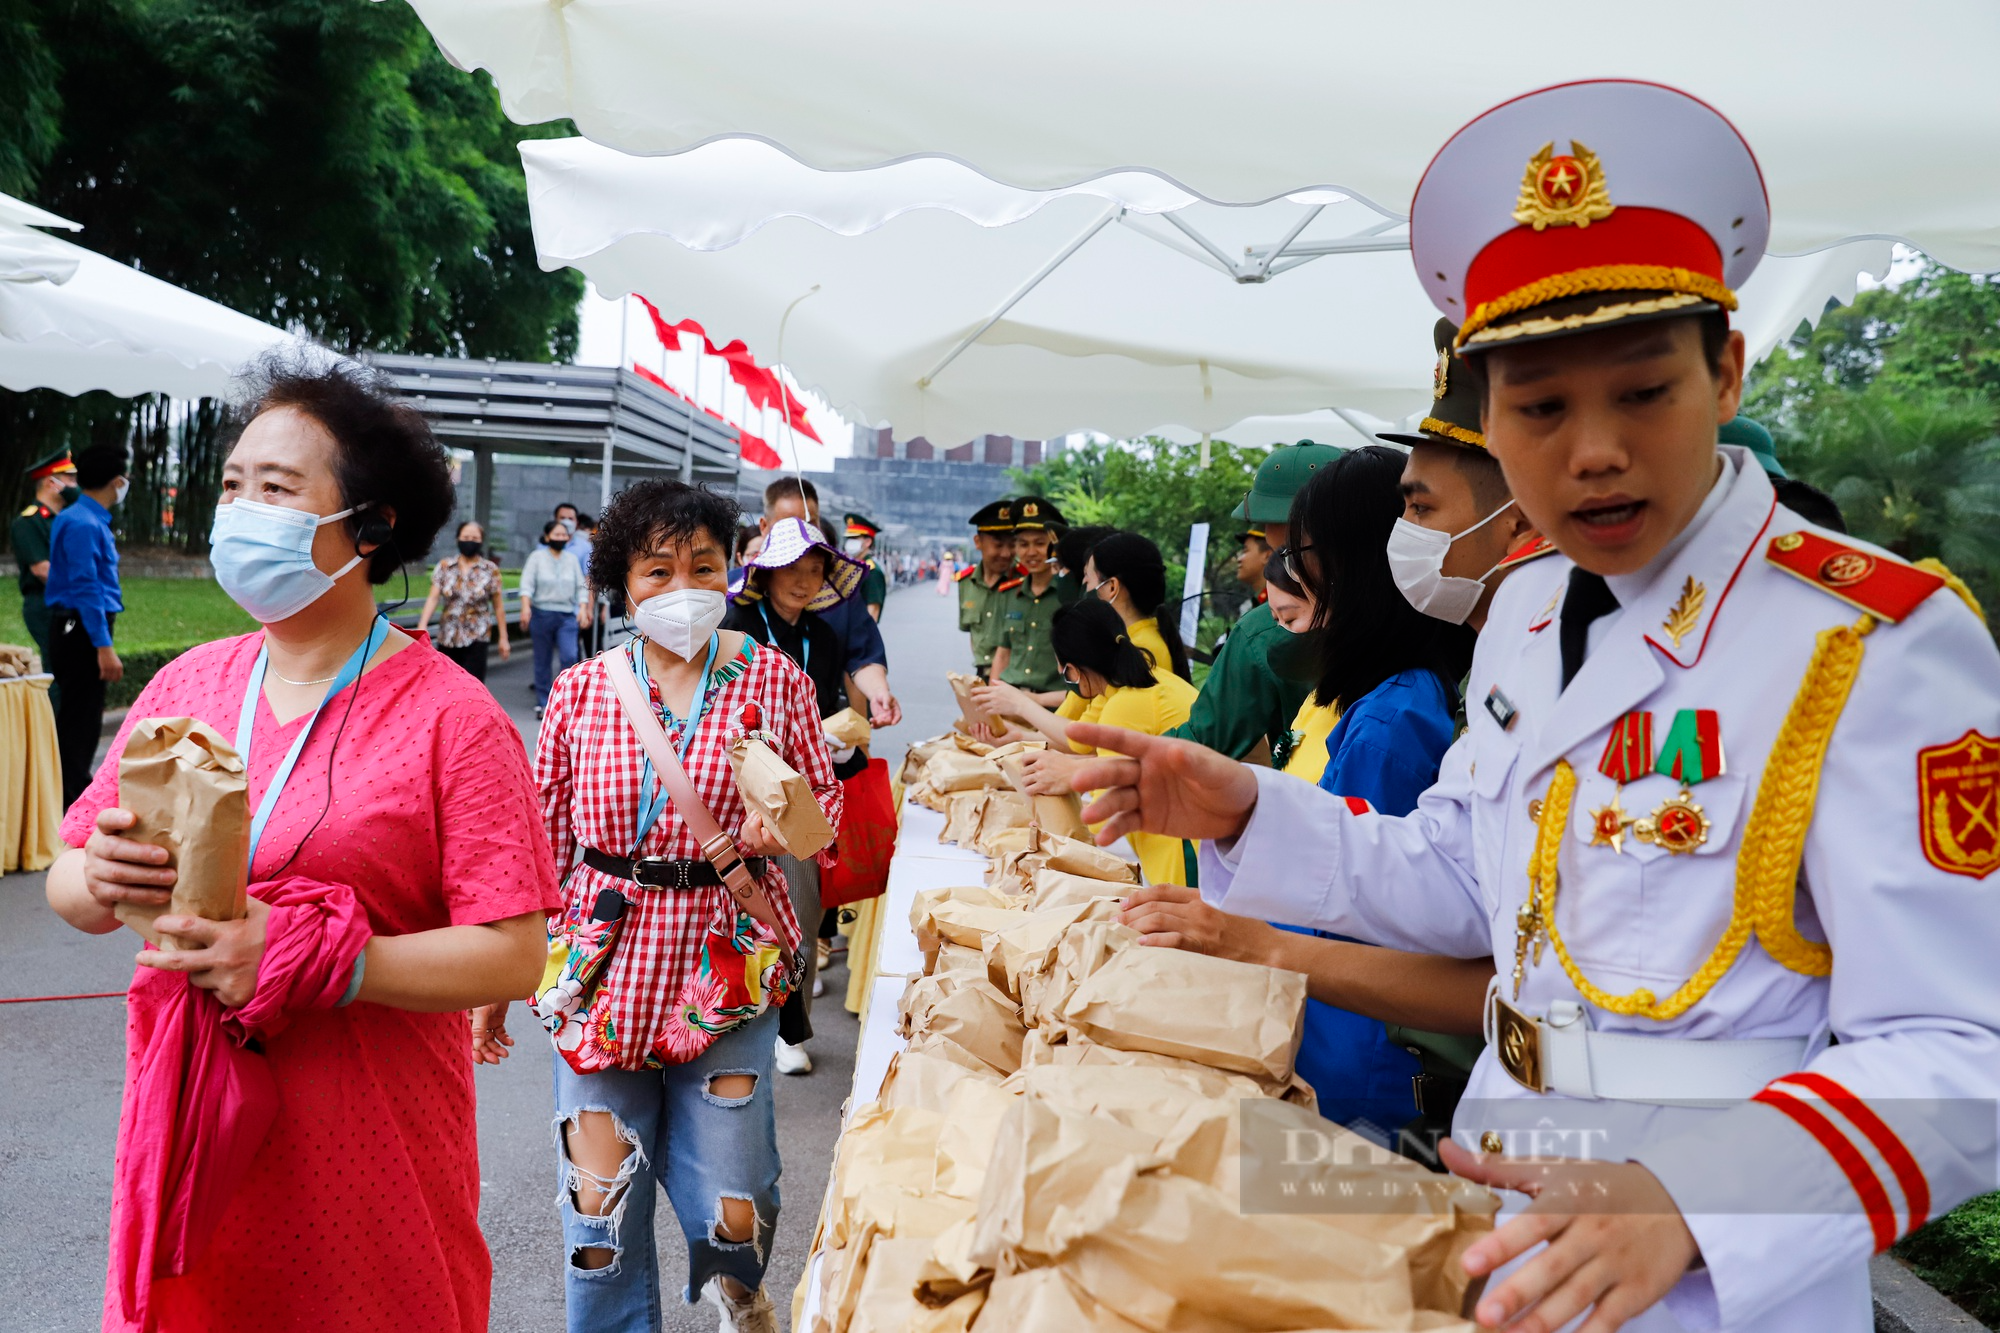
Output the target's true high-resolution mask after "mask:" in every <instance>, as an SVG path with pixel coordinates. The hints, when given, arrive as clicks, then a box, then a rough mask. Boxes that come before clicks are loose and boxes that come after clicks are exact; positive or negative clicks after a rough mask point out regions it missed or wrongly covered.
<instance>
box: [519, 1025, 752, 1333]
mask: <svg viewBox="0 0 2000 1333" xmlns="http://www.w3.org/2000/svg"><path fill="white" fill-rule="evenodd" d="M777 1027H778V1015H777V1011H776V1010H772V1011H770V1012H768V1013H765V1014H762V1015H760V1016H758V1017H757V1018H756V1019H754V1020H752V1021H751V1022H749V1023H746V1024H744V1025H743V1026H742V1027H740V1028H737V1029H736V1030H735V1031H733V1032H730V1033H727V1034H725V1035H724V1036H723V1037H721V1038H720V1039H718V1040H717V1041H716V1043H715V1044H714V1045H713V1046H711V1047H709V1048H708V1049H707V1050H706V1051H704V1052H702V1054H701V1055H699V1056H697V1057H696V1058H695V1059H693V1060H690V1061H688V1062H687V1063H686V1064H681V1065H672V1066H670V1067H668V1068H666V1069H647V1070H640V1071H637V1072H628V1071H626V1070H620V1069H614V1070H607V1071H605V1072H603V1073H599V1074H578V1073H575V1072H573V1071H572V1070H571V1069H570V1067H569V1066H568V1065H567V1064H565V1063H564V1062H563V1058H562V1056H560V1055H554V1059H555V1082H556V1121H555V1139H556V1161H557V1165H558V1176H559V1185H558V1190H559V1202H560V1206H561V1209H562V1225H563V1252H564V1258H565V1262H564V1264H563V1277H564V1288H565V1302H566V1304H567V1306H568V1311H569V1327H570V1329H571V1333H585V1331H586V1330H588V1333H655V1330H657V1329H658V1328H659V1327H660V1317H661V1309H660V1270H659V1261H658V1255H657V1252H656V1251H655V1249H654V1240H653V1207H654V1202H655V1200H656V1199H657V1198H658V1197H659V1196H658V1192H657V1191H656V1190H654V1189H653V1181H654V1180H656V1179H657V1180H658V1181H659V1182H660V1184H661V1185H663V1186H665V1187H666V1191H667V1201H668V1202H669V1203H671V1204H672V1205H673V1208H674V1216H675V1217H676V1218H678V1219H679V1220H680V1224H681V1232H682V1234H683V1235H684V1236H686V1238H687V1245H688V1285H687V1290H686V1291H685V1292H684V1293H683V1294H682V1299H683V1300H687V1301H693V1300H695V1299H696V1297H697V1296H698V1294H699V1293H700V1291H701V1289H702V1288H703V1287H704V1286H705V1285H707V1283H708V1280H709V1279H710V1278H712V1277H716V1276H718V1275H719V1276H724V1277H731V1278H734V1279H735V1280H736V1281H738V1282H741V1283H742V1284H743V1285H744V1286H745V1287H747V1288H749V1289H751V1290H753V1291H754V1290H755V1289H756V1288H757V1287H758V1286H759V1285H760V1284H761V1283H762V1282H763V1280H764V1268H765V1265H766V1264H768V1263H769V1262H770V1259H771V1237H772V1234H773V1232H774V1230H775V1229H776V1227H777V1222H778V1169H779V1164H778V1122H777V1112H776V1104H775V1101H774V1099H773V1089H772V1086H771V1072H772V1070H771V1051H772V1043H773V1042H774V1041H775V1039H776V1036H777ZM552 1054H553V1053H552ZM728 1074H749V1075H752V1076H754V1077H755V1079H756V1080H757V1081H756V1086H755V1087H754V1088H753V1089H752V1090H751V1093H750V1095H749V1096H748V1097H742V1098H734V1099H730V1098H723V1097H719V1096H717V1095H716V1094H714V1093H713V1092H711V1091H710V1090H709V1087H708V1084H709V1080H711V1079H714V1078H718V1077H721V1076H723V1075H728ZM585 1111H607V1112H609V1113H610V1114H611V1116H612V1118H613V1121H614V1122H615V1126H616V1129H617V1132H618V1136H619V1138H621V1139H622V1140H624V1141H625V1142H626V1143H628V1144H630V1145H632V1148H633V1149H634V1151H632V1152H630V1153H629V1154H627V1155H626V1157H625V1160H624V1162H623V1164H622V1165H621V1166H620V1167H619V1169H618V1172H617V1174H616V1175H612V1176H599V1175H596V1174H594V1173H591V1172H587V1171H585V1170H583V1168H581V1167H579V1166H576V1165H574V1164H573V1163H572V1160H571V1155H570V1152H569V1149H568V1146H567V1144H566V1141H565V1137H564V1136H565V1132H566V1130H567V1127H568V1126H569V1125H570V1124H571V1123H572V1122H573V1121H574V1120H575V1119H576V1117H577V1116H578V1115H579V1114H581V1113H582V1112H585ZM579 1190H581V1191H582V1192H583V1197H584V1199H585V1208H586V1211H583V1212H580V1211H579V1210H578V1208H577V1200H578V1197H579V1194H578V1192H579ZM724 1199H746V1200H748V1201H749V1203H750V1205H751V1207H752V1208H753V1209H755V1211H756V1227H755V1234H754V1235H753V1236H752V1237H751V1238H750V1239H748V1240H743V1241H729V1240H724V1239H720V1238H718V1236H717V1227H718V1225H719V1224H720V1223H721V1222H722V1220H723V1215H722V1214H723V1205H722V1200H724ZM599 1212H601V1213H602V1214H603V1215H602V1216H598V1215H595V1214H597V1213H599ZM606 1249H608V1250H610V1251H611V1252H612V1259H611V1262H610V1263H609V1264H607V1265H605V1266H603V1267H589V1266H586V1262H588V1261H595V1260H601V1259H602V1254H601V1251H603V1250H606ZM584 1250H593V1251H598V1252H599V1253H596V1254H593V1255H592V1256H589V1259H588V1261H587V1260H585V1259H584V1258H583V1257H582V1256H580V1252H581V1251H584Z"/></svg>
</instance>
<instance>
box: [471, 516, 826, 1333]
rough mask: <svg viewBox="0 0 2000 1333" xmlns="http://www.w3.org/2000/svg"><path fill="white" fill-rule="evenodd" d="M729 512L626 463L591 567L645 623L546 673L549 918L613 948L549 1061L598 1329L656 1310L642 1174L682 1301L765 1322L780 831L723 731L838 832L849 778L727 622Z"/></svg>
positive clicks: (574, 1232) (583, 1288) (773, 1155)
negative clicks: (742, 884) (689, 802)
mask: <svg viewBox="0 0 2000 1333" xmlns="http://www.w3.org/2000/svg"><path fill="white" fill-rule="evenodd" d="M736 521H737V509H736V506H735V505H734V504H733V503H731V502H730V501H729V500H727V499H725V498H723V497H722V496H720V495H717V494H715V493H713V492H711V491H708V490H706V489H703V488H700V487H694V486H688V485H685V484H683V483H681V482H677V481H643V482H639V483H637V484H635V485H633V486H631V487H629V488H627V489H626V490H625V491H623V492H622V493H620V494H619V495H618V496H617V497H616V498H615V499H614V500H613V501H612V502H611V504H610V506H609V507H608V508H607V509H606V510H605V513H604V517H603V520H602V521H601V522H600V523H599V525H598V530H597V540H596V543H595V546H594V549H593V550H592V551H591V565H590V575H591V582H592V583H593V584H594V585H595V586H596V587H598V588H599V589H619V588H621V587H622V590H623V591H624V593H625V596H626V598H627V601H628V603H629V604H630V605H631V606H632V607H633V608H634V623H635V624H636V626H637V627H638V629H639V631H640V633H639V634H638V635H635V636H634V637H633V638H632V640H631V641H630V642H629V643H627V644H625V645H621V646H620V647H617V648H613V649H610V650H608V652H607V653H606V654H604V655H602V656H599V657H596V658H591V659H589V660H587V661H584V662H581V663H579V664H577V665H576V666H574V667H571V668H570V669H569V670H568V671H565V672H563V674H562V675H561V676H559V677H558V678H557V680H556V682H555V686H554V688H553V689H552V691H551V692H550V694H549V702H548V710H547V713H546V714H545V716H544V717H543V719H542V728H541V736H540V740H539V742H538V744H537V747H536V751H535V781H536V784H537V785H538V787H539V788H540V790H541V800H542V817H543V819H544V821H545V823H546V824H547V827H548V833H549V840H550V842H551V843H552V844H553V845H554V849H555V854H556V863H557V865H559V866H563V867H568V868H569V877H568V880H567V882H566V885H565V889H564V897H565V903H566V906H565V910H564V915H563V918H562V920H561V921H560V922H557V923H553V927H554V928H555V929H556V930H558V931H567V932H569V935H568V936H567V938H568V939H570V940H571V947H572V949H575V948H578V947H583V945H584V944H585V943H587V944H588V947H593V948H596V947H603V945H604V944H605V942H606V941H607V940H608V941H609V947H610V958H609V960H608V962H607V963H606V964H605V966H604V968H603V970H602V972H601V973H600V974H599V976H598V978H597V980H596V982H595V985H594V989H591V990H587V991H586V992H585V994H584V996H583V999H582V1004H583V1010H582V1013H583V1017H584V1019H585V1021H584V1022H582V1023H575V1022H571V1023H568V1024H565V1025H564V1026H563V1028H562V1030H561V1032H559V1034H558V1039H557V1045H558V1050H557V1052H556V1058H555V1084H556V1089H555V1090H556V1123H557V1125H558V1127H559V1129H560V1131H561V1144H562V1149H561V1153H560V1156H561V1165H562V1170H563V1173H564V1176H565V1179H566V1182H567V1186H568V1187H567V1189H566V1190H565V1191H564V1196H563V1200H562V1205H561V1206H562V1216H563V1230H564V1238H565V1252H566V1255H567V1263H566V1265H565V1277H566V1279H567V1288H568V1290H567V1297H568V1300H567V1303H568V1308H569V1326H570V1328H572V1329H577V1330H582V1329H589V1330H593V1333H598V1331H601V1330H618V1329H632V1330H635V1331H636V1330H647V1331H648V1333H650V1330H653V1329H655V1328H657V1327H658V1324H659V1317H660V1312H659V1275H658V1272H657V1269H656V1264H655V1251H654V1242H653V1201H654V1198H655V1193H654V1190H653V1188H652V1184H651V1181H652V1178H657V1179H658V1180H659V1181H660V1183H661V1184H662V1185H664V1186H665V1187H666V1191H667V1198H668V1200H669V1202H671V1203H672V1204H673V1207H674V1212H675V1215H676V1216H677V1217H678V1218H679V1219H680V1223H681V1229H682V1231H683V1232H684V1233H685V1234H686V1236H687V1240H688V1286H687V1290H686V1292H685V1298H686V1299H687V1300H689V1301H692V1300H694V1299H695V1297H696V1293H697V1292H701V1293H703V1294H705V1295H706V1297H707V1299H708V1300H709V1301H711V1302H712V1303H714V1304H716V1305H717V1306H719V1307H720V1308H721V1311H722V1315H723V1327H724V1328H725V1329H736V1330H740V1331H741V1333H751V1331H752V1330H755V1331H756V1333H762V1331H763V1330H767V1329H768V1330H771V1333H776V1323H775V1316H774V1315H773V1313H772V1308H771V1303H770V1301H769V1299H768V1298H767V1297H766V1296H765V1294H764V1291H763V1288H762V1281H763V1275H764V1268H765V1265H766V1263H767V1262H768V1261H769V1258H770V1247H771V1239H772V1235H773V1233H774V1230H775V1227H776V1223H777V1216H778V1191H777V1183H778V1166H779V1163H778V1148H777V1122H776V1118H775V1115H774V1111H773V1102H772V1089H771V1086H770V1076H771V1065H772V1048H773V1045H774V1040H775V1038H776V1035H777V1027H778V1001H779V1000H782V998H783V996H784V994H785V993H786V992H788V991H789V990H790V989H791V988H792V987H793V986H794V985H795V984H796V983H797V979H798V978H797V977H796V975H794V974H793V972H792V971H791V970H790V969H789V968H788V967H787V963H786V960H787V959H789V958H791V957H794V956H795V955H796V952H797V950H798V947H799V942H800V928H799V923H798V921H797V919H796V918H795V916H794V914H793V912H792V907H791V900H790V897H789V895H788V894H787V893H786V890H785V879H784V876H783V874H782V873H781V872H780V870H779V868H778V866H777V864H776V862H775V861H774V860H771V859H767V858H772V857H775V856H776V855H778V854H779V853H781V852H782V851H783V848H782V847H781V846H780V845H779V844H778V842H777V841H776V840H775V839H774V838H773V837H772V836H771V834H770V832H769V831H768V830H767V829H766V828H765V827H764V824H763V821H762V820H761V818H760V817H759V816H757V815H756V814H754V813H747V812H746V811H745V809H744V805H743V801H742V798H741V797H740V796H739V795H738V794H737V790H736V783H735V780H734V778H733V776H732V774H731V770H730V766H729V757H728V749H729V745H730V742H731V741H733V740H735V739H736V738H737V737H739V736H742V735H743V734H745V733H746V732H755V733H757V734H758V735H760V736H761V737H762V738H763V739H764V740H765V741H766V742H767V743H768V744H769V745H770V746H771V748H772V749H773V750H774V751H776V752H777V754H778V755H779V756H781V757H782V758H783V759H784V760H785V761H786V762H787V763H789V764H790V765H791V766H792V767H793V768H795V769H797V770H798V772H799V773H800V774H802V775H803V776H804V777H805V779H806V781H807V782H808V783H809V784H810V785H811V787H812V790H813V795H814V797H815V799H816V800H817V801H818V802H819V805H820V808H821V809H822V810H823V811H824V812H825V814H826V817H827V821H828V822H829V823H831V824H832V825H834V827H836V828H838V827H839V823H840V813H841V786H840V783H839V782H837V781H836V780H835V779H834V776H833V766H832V762H831V760H830V759H829V757H828V754H827V749H826V742H825V739H824V738H823V736H822V735H821V732H820V717H819V706H818V703H817V700H816V698H815V696H814V692H813V687H812V684H811V682H810V681H809V680H808V679H807V677H806V675H805V673H804V672H802V671H800V670H799V668H798V667H797V666H795V665H794V664H793V663H792V661H791V659H790V658H788V657H786V656H785V654H783V653H780V652H774V651H772V650H770V649H768V648H761V647H759V646H758V644H757V643H756V642H755V641H753V640H751V639H750V638H749V637H748V636H747V635H744V634H742V633H739V632H736V631H726V630H720V629H719V628H718V627H719V625H720V624H721V621H722V617H723V614H724V609H725V606H726V600H725V599H726V588H727V577H728V568H729V560H728V549H729V548H728V541H729V538H730V537H731V535H732V534H733V533H734V532H735V531H736ZM611 653H625V654H627V660H628V661H629V662H630V663H631V664H632V666H633V668H634V672H635V674H636V675H637V676H638V677H639V679H640V681H641V682H642V684H643V685H644V686H645V688H646V689H647V691H648V692H649V693H650V695H651V699H652V703H653V707H654V708H655V710H656V712H657V714H658V716H659V718H660V720H661V723H662V724H663V725H664V727H665V728H666V732H667V736H668V739H669V741H670V742H671V743H672V744H673V746H674V748H675V751H676V752H677V753H678V754H680V755H681V761H682V764H683V766H684V767H685V768H686V769H687V772H688V777H689V779H690V780H691V781H692V782H693V784H694V787H695V790H696V793H697V794H698V795H699V796H700V797H701V799H702V801H703V802H704V803H705V804H706V805H707V806H708V808H709V811H710V812H711V813H712V814H713V815H714V816H715V818H716V821H717V822H718V823H720V824H721V825H722V827H723V828H724V829H725V830H726V831H727V832H728V833H729V834H730V836H731V837H732V838H734V839H735V841H736V845H737V848H738V849H739V850H740V851H741V852H742V853H743V854H744V855H745V856H746V857H751V858H755V859H754V860H753V861H752V862H751V868H752V873H753V874H755V875H756V876H757V878H758V880H759V882H760V883H761V884H762V885H763V886H764V888H765V890H766V892H767V893H768V895H769V898H770V902H771V904H772V906H773V908H774V909H775V913H776V915H777V917H778V919H779V922H780V923H781V929H780V930H779V931H778V932H773V931H772V930H771V929H770V928H769V927H767V926H765V925H764V924H762V923H760V922H758V921H756V920H755V919H753V918H752V917H751V916H750V915H748V914H747V913H744V912H742V911H740V910H739V909H738V907H737V904H736V902H735V900H734V899H733V898H732V897H731V896H730V894H729V892H728V891H727V890H726V889H725V888H723V887H722V885H721V882H720V881H719V879H718V878H717V877H716V874H715V871H714V868H713V867H712V866H711V865H710V864H709V863H708V862H707V861H706V860H704V859H703V858H702V854H701V850H700V848H699V846H698V845H697V843H696V840H695V838H694V836H693V835H692V834H691V833H690V832H689V831H688V828H687V825H686V823H685V822H684V821H683V820H682V819H681V817H680V815H679V813H678V812H677V811H676V810H675V809H674V808H673V804H672V802H671V801H670V800H668V799H667V798H666V797H665V795H664V793H663V792H661V791H660V788H659V785H658V784H657V783H656V782H654V781H653V780H652V772H651V765H650V763H649V761H648V760H647V759H646V757H645V754H644V752H643V750H642V749H641V747H640V744H639V738H638V735H637V733H636V732H634V731H633V729H632V726H631V724H630V723H629V722H628V721H627V720H626V719H625V717H624V715H623V713H622V711H621V710H620V707H619V703H618V698H617V695H616V694H615V693H614V692H613V689H612V685H611V680H610V677H609V674H608V672H607V669H606V659H607V658H608V657H609V656H610V654H611ZM822 855H823V856H827V857H830V856H831V849H829V851H828V852H826V853H822ZM593 922H595V923H596V924H595V925H594V924H593ZM611 922H615V925H610V924H608V923H611ZM500 1018H501V1015H499V1014H495V1013H492V1012H490V1011H489V1012H485V1013H482V1014H478V1015H475V1017H474V1020H473V1022H474V1030H475V1040H477V1039H478V1037H479V1034H480V1029H482V1028H483V1029H484V1030H485V1034H486V1042H485V1045H483V1046H481V1047H479V1048H478V1050H477V1054H478V1055H479V1056H480V1057H482V1058H487V1059H492V1058H498V1057H500V1056H502V1055H504V1054H505V1044H504V1043H507V1038H506V1036H505V1034H504V1032H502V1031H501V1029H500ZM579 1070H589V1071H592V1072H578V1071H579Z"/></svg>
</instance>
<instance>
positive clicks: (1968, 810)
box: [1917, 731, 2000, 879]
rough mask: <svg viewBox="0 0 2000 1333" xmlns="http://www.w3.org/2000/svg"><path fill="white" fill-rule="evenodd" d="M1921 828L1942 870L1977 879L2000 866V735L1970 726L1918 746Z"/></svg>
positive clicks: (1927, 853)
mask: <svg viewBox="0 0 2000 1333" xmlns="http://www.w3.org/2000/svg"><path fill="white" fill-rule="evenodd" d="M1917 831H1918V833H1919V835H1920V836H1921V837H1922V839H1923V848H1924V859H1925V860H1926V861H1929V862H1930V863H1931V864H1932V865H1934V866H1936V867H1937V868H1938V869H1939V870H1942V871H1945V872H1947V873H1949V874H1953V875H1966V876H1968V877H1970V878H1972V879H1985V878H1986V877H1987V876H1988V875H1990V874H1992V873H1993V872H1994V871H1995V870H2000V737H1994V736H1982V735H1980V734H1979V733H1978V732H1977V731H1968V732H1966V733H1965V734H1964V735H1963V736H1960V737H1959V738H1958V739H1957V740H1955V741H1953V742H1952V743H1951V744H1949V745H1930V746H1926V747H1925V748H1923V749H1921V750H1919V751H1917Z"/></svg>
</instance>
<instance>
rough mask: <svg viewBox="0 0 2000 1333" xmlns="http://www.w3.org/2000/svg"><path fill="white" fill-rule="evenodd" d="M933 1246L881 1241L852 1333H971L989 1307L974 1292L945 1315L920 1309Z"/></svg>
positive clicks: (981, 1294)
mask: <svg viewBox="0 0 2000 1333" xmlns="http://www.w3.org/2000/svg"><path fill="white" fill-rule="evenodd" d="M930 1253H931V1243H930V1241H929V1240H903V1239H901V1238H898V1239H895V1240H883V1239H877V1240H876V1242H875V1243H874V1245H872V1246H870V1247H869V1250H868V1267H867V1273H866V1276H864V1277H863V1278H862V1279H861V1290H860V1291H859V1293H857V1295H856V1299H855V1304H854V1315H853V1317H852V1319H850V1320H849V1321H848V1324H847V1330H846V1333H965V1330H967V1329H969V1328H970V1327H972V1321H973V1320H974V1318H976V1317H977V1316H978V1314H979V1307H980V1306H981V1305H983V1304H985V1302H986V1293H985V1291H983V1290H981V1291H969V1292H967V1293H965V1295H963V1296H960V1297H959V1298H958V1299H957V1300H955V1301H953V1302H952V1303H951V1304H950V1305H948V1306H946V1307H945V1308H944V1309H942V1310H931V1309H927V1308H925V1307H924V1306H923V1305H921V1304H919V1303H918V1301H917V1298H916V1294H915V1289H916V1283H917V1276H918V1274H919V1273H921V1272H922V1271H923V1268H924V1264H925V1262H926V1261H927V1260H928V1259H929V1258H930Z"/></svg>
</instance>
